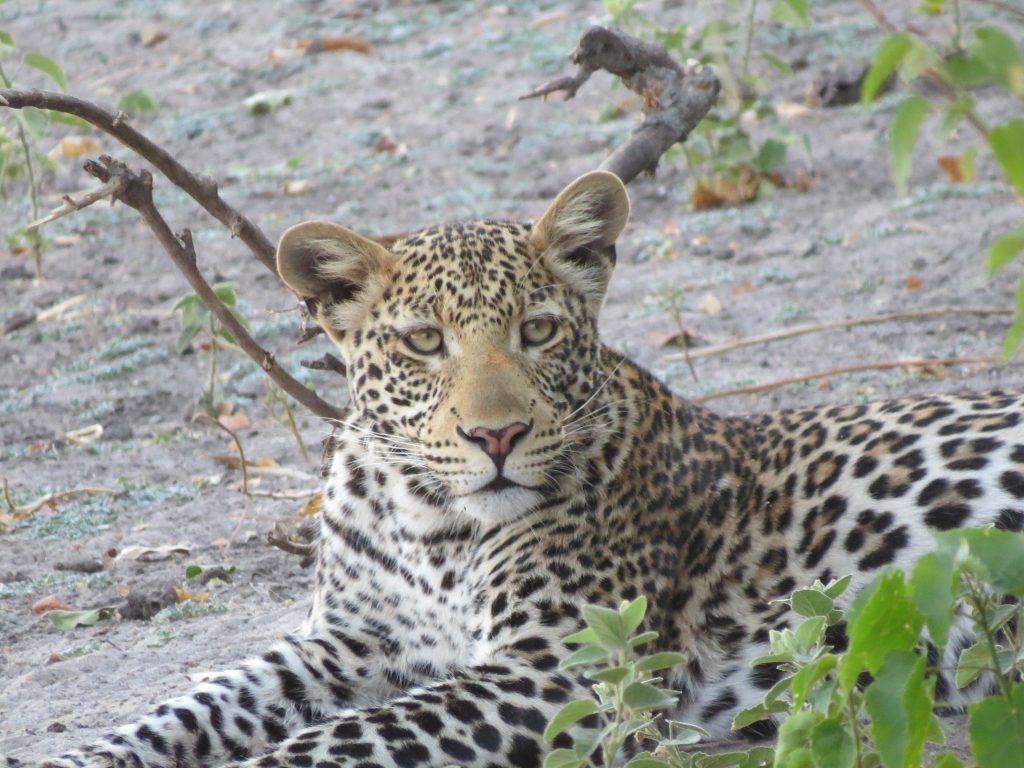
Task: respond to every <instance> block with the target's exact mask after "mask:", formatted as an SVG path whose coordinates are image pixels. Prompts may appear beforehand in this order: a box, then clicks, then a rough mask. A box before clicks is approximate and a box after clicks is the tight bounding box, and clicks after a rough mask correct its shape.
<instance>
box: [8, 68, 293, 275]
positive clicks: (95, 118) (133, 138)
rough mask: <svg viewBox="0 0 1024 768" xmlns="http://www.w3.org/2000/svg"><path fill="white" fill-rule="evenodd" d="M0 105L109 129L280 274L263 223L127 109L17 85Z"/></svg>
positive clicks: (110, 132) (116, 137)
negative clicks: (136, 123)
mask: <svg viewBox="0 0 1024 768" xmlns="http://www.w3.org/2000/svg"><path fill="white" fill-rule="evenodd" d="M0 106H5V107H10V108H11V109H24V108H25V107H36V108H37V109H52V110H54V111H56V112H63V113H64V114H67V115H75V116H76V117H80V118H81V119H82V120H85V121H86V122H87V123H91V124H92V125H95V126H96V127H97V128H99V129H100V130H102V131H104V132H105V133H109V134H110V135H111V136H113V137H114V138H115V139H117V140H118V141H120V142H121V143H122V144H124V145H125V146H126V147H128V148H129V149H131V150H132V151H134V152H135V153H136V154H138V155H139V156H140V157H142V158H144V159H145V160H147V161H149V162H150V163H152V164H153V166H154V167H155V168H156V169H157V170H158V171H160V172H161V173H162V174H164V176H166V177H167V178H168V179H170V180H171V182H172V183H174V184H175V185H176V186H178V187H181V189H182V190H184V191H185V192H186V193H187V194H188V195H189V196H190V197H192V199H193V200H195V201H196V202H197V203H199V204H200V205H201V206H202V207H203V208H205V209H206V211H207V212H209V214H210V215H211V216H213V217H214V218H215V219H217V221H219V222H220V223H221V224H223V225H224V226H225V227H227V228H228V229H229V230H230V231H231V234H232V236H234V237H237V238H238V239H239V240H241V241H242V242H243V243H245V244H246V245H247V246H248V247H249V249H250V250H251V251H252V252H253V254H255V256H256V258H257V259H259V260H260V263H261V264H263V266H265V267H266V268H267V269H269V270H270V271H271V272H273V273H274V274H275V275H276V274H277V269H276V267H275V265H274V261H275V255H274V254H275V251H274V245H273V243H271V242H270V240H269V239H267V236H266V235H265V234H263V231H262V230H261V229H260V228H259V227H257V226H256V225H255V224H253V223H252V222H251V221H250V220H249V219H248V218H246V217H245V216H243V215H242V214H241V213H239V212H238V211H236V210H235V209H234V208H232V207H231V206H230V205H228V204H227V203H226V202H224V200H223V199H221V196H220V194H219V193H218V191H217V182H215V181H214V180H213V179H211V178H209V177H208V176H200V175H197V174H195V173H192V172H191V171H190V170H188V169H187V168H186V167H185V166H183V165H182V164H181V163H179V162H178V161H177V160H175V159H174V158H173V157H172V156H171V155H170V154H168V153H167V151H166V150H164V149H163V148H162V147H160V146H158V145H157V144H155V143H154V142H153V141H151V140H150V139H148V138H146V137H145V136H143V135H142V134H141V133H139V132H138V131H137V130H135V129H134V128H132V126H131V125H129V124H128V122H127V115H125V113H124V112H117V113H113V112H110V111H108V110H106V109H103V107H101V106H99V105H97V104H93V103H92V102H89V101H85V100H84V99H77V98H75V97H74V96H68V95H67V94H63V93H53V92H51V91H38V90H31V91H23V90H16V89H13V88H0Z"/></svg>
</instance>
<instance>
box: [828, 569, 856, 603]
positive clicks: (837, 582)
mask: <svg viewBox="0 0 1024 768" xmlns="http://www.w3.org/2000/svg"><path fill="white" fill-rule="evenodd" d="M851 581H853V576H850V575H846V576H843V578H841V579H833V580H832V581H830V582H829V583H828V584H826V585H825V586H824V587H823V591H824V592H825V594H826V595H828V596H829V597H831V598H832V599H833V600H835V599H836V598H837V597H839V596H840V595H841V594H843V592H845V591H846V588H847V587H849V586H850V582H851Z"/></svg>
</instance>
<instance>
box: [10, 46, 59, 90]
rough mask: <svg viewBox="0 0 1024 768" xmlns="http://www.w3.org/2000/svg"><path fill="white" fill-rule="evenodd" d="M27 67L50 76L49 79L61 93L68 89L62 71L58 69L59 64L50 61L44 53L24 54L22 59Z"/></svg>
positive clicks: (32, 52) (31, 52)
mask: <svg viewBox="0 0 1024 768" xmlns="http://www.w3.org/2000/svg"><path fill="white" fill-rule="evenodd" d="M21 60H22V61H23V62H25V63H26V64H27V65H28V66H30V67H33V68H34V69H38V70H39V71H40V72H43V73H45V74H47V75H49V76H50V78H51V79H52V80H53V82H55V83H56V84H57V87H59V88H60V89H61V90H62V91H66V90H67V89H68V81H67V78H66V77H64V70H63V69H61V68H60V64H58V63H57V62H56V61H54V60H53V59H51V58H50V57H49V56H47V55H46V54H45V53H38V52H36V51H30V52H29V53H26V54H25V55H24V56H23V57H22V59H21Z"/></svg>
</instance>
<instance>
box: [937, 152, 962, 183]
mask: <svg viewBox="0 0 1024 768" xmlns="http://www.w3.org/2000/svg"><path fill="white" fill-rule="evenodd" d="M935 162H937V163H938V164H939V168H941V169H942V170H944V171H945V172H946V175H947V176H948V177H949V180H950V181H952V182H953V183H957V182H960V181H963V180H964V168H963V165H962V164H961V163H960V156H959V155H939V156H938V157H937V158H935Z"/></svg>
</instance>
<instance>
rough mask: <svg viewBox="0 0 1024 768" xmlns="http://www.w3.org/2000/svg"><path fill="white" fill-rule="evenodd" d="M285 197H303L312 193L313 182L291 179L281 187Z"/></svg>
mask: <svg viewBox="0 0 1024 768" xmlns="http://www.w3.org/2000/svg"><path fill="white" fill-rule="evenodd" d="M281 189H282V191H283V192H284V193H285V194H286V195H305V194H307V193H309V192H312V191H313V182H311V181H310V180H309V179H291V180H289V181H286V182H285V183H284V184H282V185H281Z"/></svg>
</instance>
